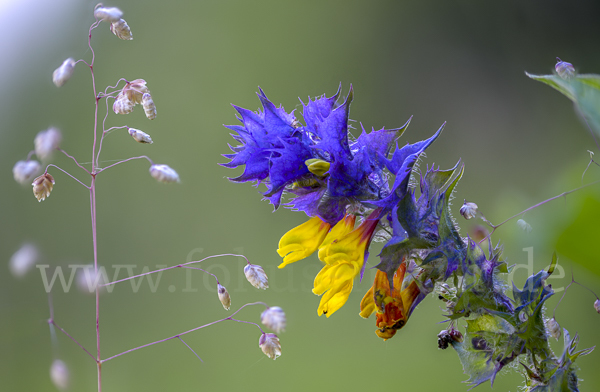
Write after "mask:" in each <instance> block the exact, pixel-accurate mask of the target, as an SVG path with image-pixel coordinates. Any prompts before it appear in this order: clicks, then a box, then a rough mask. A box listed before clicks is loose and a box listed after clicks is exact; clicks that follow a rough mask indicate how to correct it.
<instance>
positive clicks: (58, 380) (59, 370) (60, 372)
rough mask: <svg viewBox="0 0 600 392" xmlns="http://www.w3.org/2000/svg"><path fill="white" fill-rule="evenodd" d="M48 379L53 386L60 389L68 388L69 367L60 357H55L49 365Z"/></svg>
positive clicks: (69, 379) (69, 378)
mask: <svg viewBox="0 0 600 392" xmlns="http://www.w3.org/2000/svg"><path fill="white" fill-rule="evenodd" d="M50 379H51V380H52V383H53V384H54V386H55V387H56V388H58V389H60V390H61V391H64V390H66V389H67V388H69V384H70V381H71V377H70V375H69V368H67V365H66V364H65V363H64V362H63V361H61V360H60V359H55V360H54V361H53V362H52V365H51V366H50Z"/></svg>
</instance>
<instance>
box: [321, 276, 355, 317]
mask: <svg viewBox="0 0 600 392" xmlns="http://www.w3.org/2000/svg"><path fill="white" fill-rule="evenodd" d="M353 281H354V280H353V279H351V280H348V281H345V282H344V283H343V284H342V285H340V286H338V287H335V288H332V289H330V290H328V291H327V292H326V293H325V294H324V295H323V297H321V302H320V303H319V308H318V309H317V314H318V315H319V316H322V315H323V314H324V315H325V316H327V317H329V316H331V315H332V314H333V313H335V312H336V311H337V310H339V309H340V308H341V307H342V306H344V304H345V303H346V301H347V300H348V297H349V296H350V293H351V292H352V286H353Z"/></svg>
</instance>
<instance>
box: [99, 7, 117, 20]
mask: <svg viewBox="0 0 600 392" xmlns="http://www.w3.org/2000/svg"><path fill="white" fill-rule="evenodd" d="M122 16H123V11H121V10H120V9H118V8H116V7H98V8H96V9H95V10H94V17H95V18H96V19H98V20H103V21H105V22H116V21H118V20H119V19H121V17H122Z"/></svg>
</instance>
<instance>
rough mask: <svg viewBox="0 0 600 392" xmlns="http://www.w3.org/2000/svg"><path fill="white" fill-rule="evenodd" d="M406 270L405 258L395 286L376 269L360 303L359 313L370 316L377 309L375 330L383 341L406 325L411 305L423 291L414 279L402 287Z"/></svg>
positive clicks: (394, 282)
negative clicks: (370, 284)
mask: <svg viewBox="0 0 600 392" xmlns="http://www.w3.org/2000/svg"><path fill="white" fill-rule="evenodd" d="M405 272H406V261H403V262H402V264H400V266H399V267H398V269H397V270H396V272H395V273H394V277H393V282H392V284H393V288H392V290H391V292H390V284H389V281H388V277H387V274H386V273H385V272H383V271H380V270H377V274H376V275H375V281H374V282H373V286H372V287H371V289H370V290H369V291H368V292H367V294H365V296H364V297H363V299H362V301H361V303H360V316H361V317H364V318H368V317H369V316H371V314H373V312H376V316H377V320H376V323H375V324H376V325H377V328H378V329H377V330H376V331H375V333H376V334H377V336H379V337H380V338H382V339H383V340H387V339H390V338H391V337H393V336H394V335H395V334H396V331H397V330H399V329H401V328H402V327H404V325H405V324H406V322H407V321H408V318H409V316H410V312H411V306H412V304H413V302H414V301H415V299H416V298H417V297H418V296H419V294H420V293H421V291H420V290H419V287H418V286H417V283H416V282H415V281H413V282H411V283H410V284H409V285H408V287H407V288H405V289H404V290H402V282H403V281H404V274H405Z"/></svg>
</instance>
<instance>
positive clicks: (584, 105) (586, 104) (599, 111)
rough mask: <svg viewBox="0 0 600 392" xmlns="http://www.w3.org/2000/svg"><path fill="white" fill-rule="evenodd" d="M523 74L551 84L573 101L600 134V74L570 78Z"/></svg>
mask: <svg viewBox="0 0 600 392" xmlns="http://www.w3.org/2000/svg"><path fill="white" fill-rule="evenodd" d="M525 74H526V75H527V76H529V77H530V78H531V79H534V80H537V81H539V82H542V83H545V84H547V85H549V86H551V87H552V88H554V89H556V90H558V91H559V92H561V93H562V94H563V95H565V96H566V97H567V98H569V99H570V100H571V101H573V103H575V107H576V108H577V109H578V111H579V112H580V113H581V114H582V115H583V117H584V118H585V120H586V121H587V123H588V124H589V126H590V127H591V128H592V129H593V130H594V131H596V133H598V134H600V75H594V74H587V75H576V76H575V77H573V78H571V79H563V78H561V77H560V76H558V75H532V74H529V73H527V72H525Z"/></svg>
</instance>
